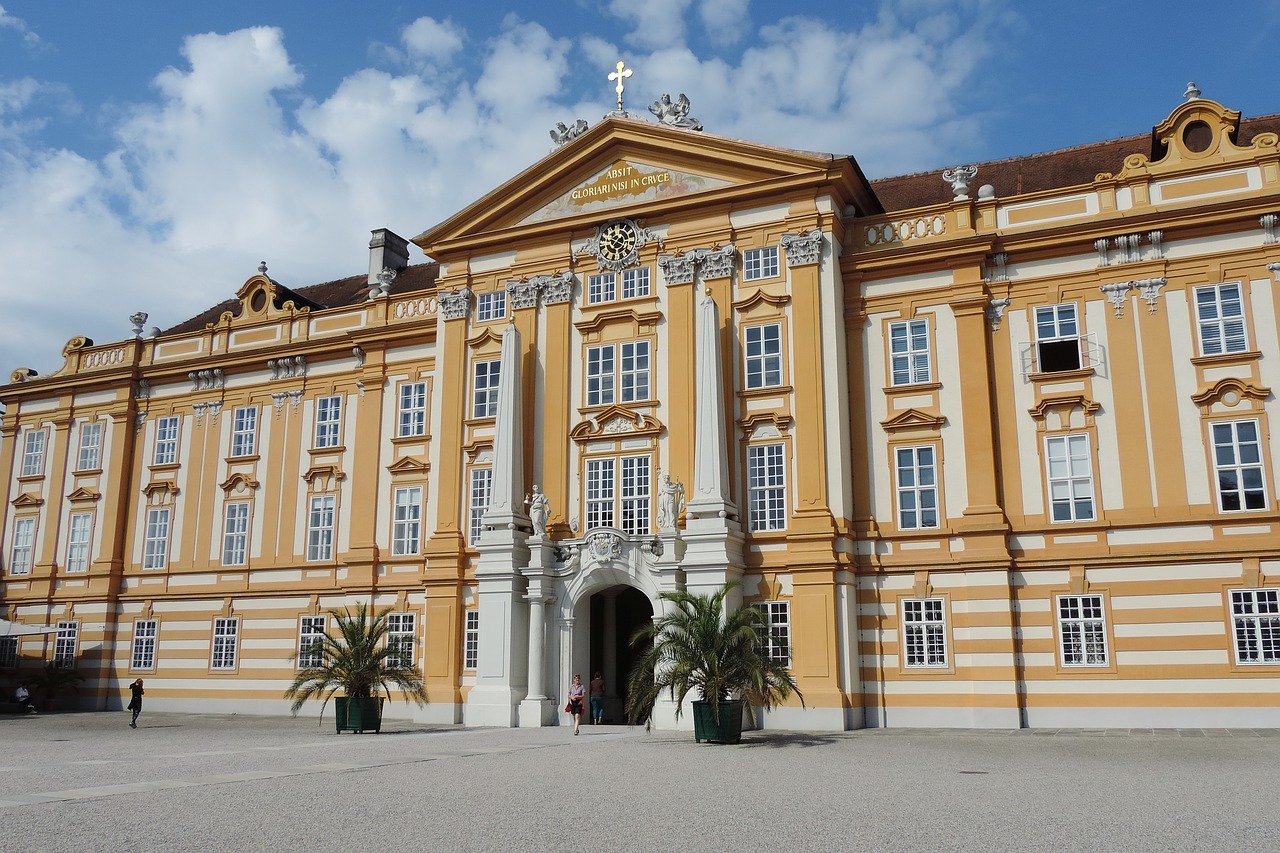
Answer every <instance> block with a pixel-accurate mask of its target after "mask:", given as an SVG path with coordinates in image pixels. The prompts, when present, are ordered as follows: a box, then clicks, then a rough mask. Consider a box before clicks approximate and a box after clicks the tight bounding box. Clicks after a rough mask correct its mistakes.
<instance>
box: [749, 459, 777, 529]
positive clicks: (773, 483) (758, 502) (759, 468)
mask: <svg viewBox="0 0 1280 853" xmlns="http://www.w3.org/2000/svg"><path fill="white" fill-rule="evenodd" d="M782 450H783V448H782V445H781V444H753V445H751V446H750V447H748V448H747V490H748V499H749V503H750V506H751V529H752V530H754V531H765V530H785V529H786V527H787V485H786V476H785V470H784V466H783V453H782Z"/></svg>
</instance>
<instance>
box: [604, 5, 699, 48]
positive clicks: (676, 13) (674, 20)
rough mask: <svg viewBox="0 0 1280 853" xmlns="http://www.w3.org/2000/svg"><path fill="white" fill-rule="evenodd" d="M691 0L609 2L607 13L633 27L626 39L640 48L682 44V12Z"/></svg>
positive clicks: (683, 24) (683, 34)
mask: <svg viewBox="0 0 1280 853" xmlns="http://www.w3.org/2000/svg"><path fill="white" fill-rule="evenodd" d="M692 2H693V0H644V2H640V3H637V2H635V0H612V2H610V3H609V11H610V12H612V13H613V14H614V15H616V16H617V17H618V18H620V19H622V20H624V21H626V22H628V23H629V24H631V26H632V30H631V32H629V33H627V35H626V36H625V39H626V41H627V42H628V43H629V44H632V45H634V46H635V47H637V48H640V49H646V48H661V47H664V46H669V45H682V44H684V41H685V21H684V19H685V13H686V12H687V11H688V9H689V6H690V4H691V3H692Z"/></svg>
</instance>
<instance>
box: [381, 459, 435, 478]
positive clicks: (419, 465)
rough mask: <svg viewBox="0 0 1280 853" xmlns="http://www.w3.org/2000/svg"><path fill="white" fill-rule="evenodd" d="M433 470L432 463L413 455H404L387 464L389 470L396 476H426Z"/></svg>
mask: <svg viewBox="0 0 1280 853" xmlns="http://www.w3.org/2000/svg"><path fill="white" fill-rule="evenodd" d="M430 470H431V463H429V462H424V461H423V460H421V459H417V458H415V457H413V456H402V457H400V458H399V459H397V460H396V461H395V462H392V463H391V464H390V465H388V466H387V472H388V473H390V474H391V476H392V477H393V478H394V477H398V476H399V477H413V476H426V474H427V472H428V471H430Z"/></svg>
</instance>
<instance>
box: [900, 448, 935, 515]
mask: <svg viewBox="0 0 1280 853" xmlns="http://www.w3.org/2000/svg"><path fill="white" fill-rule="evenodd" d="M893 455H894V463H895V464H894V477H895V479H896V480H897V492H898V529H899V530H921V529H923V528H928V527H937V526H938V462H937V449H936V448H935V447H934V446H933V445H932V444H925V445H921V446H919V447H898V448H895V449H894V452H893Z"/></svg>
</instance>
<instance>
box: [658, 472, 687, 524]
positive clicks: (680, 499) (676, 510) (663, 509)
mask: <svg viewBox="0 0 1280 853" xmlns="http://www.w3.org/2000/svg"><path fill="white" fill-rule="evenodd" d="M683 509H684V483H682V482H680V481H679V480H672V479H671V475H670V474H668V473H667V472H666V471H660V472H659V474H658V529H659V530H675V529H676V519H677V518H679V517H680V512H681V510H683Z"/></svg>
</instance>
